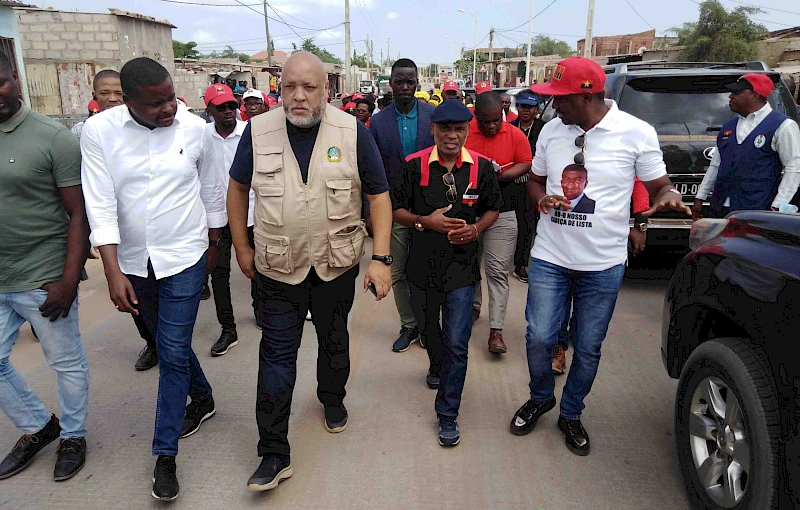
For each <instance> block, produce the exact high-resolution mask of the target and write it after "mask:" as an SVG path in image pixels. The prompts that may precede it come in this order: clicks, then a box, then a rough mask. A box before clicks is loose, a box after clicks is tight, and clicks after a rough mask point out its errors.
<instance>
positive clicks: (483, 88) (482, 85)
mask: <svg viewBox="0 0 800 510" xmlns="http://www.w3.org/2000/svg"><path fill="white" fill-rule="evenodd" d="M456 90H458V89H456ZM490 90H492V84H491V83H489V82H488V81H479V82H478V85H476V86H475V94H476V95H477V94H483V93H484V92H489V91H490Z"/></svg>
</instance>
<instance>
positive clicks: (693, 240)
mask: <svg viewBox="0 0 800 510" xmlns="http://www.w3.org/2000/svg"><path fill="white" fill-rule="evenodd" d="M728 223H729V221H728V220H724V219H722V220H718V219H711V218H703V219H702V220H697V221H695V222H694V223H693V224H692V230H691V233H690V234H689V247H690V248H691V249H692V250H696V249H698V248H699V247H700V246H702V245H703V244H705V243H706V242H708V241H710V240H711V239H713V238H715V237H717V236H718V235H720V234H721V233H722V231H723V230H725V227H727V226H728Z"/></svg>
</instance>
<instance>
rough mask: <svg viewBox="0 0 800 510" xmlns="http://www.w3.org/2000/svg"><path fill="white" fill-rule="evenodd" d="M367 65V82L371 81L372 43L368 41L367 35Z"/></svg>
mask: <svg viewBox="0 0 800 510" xmlns="http://www.w3.org/2000/svg"><path fill="white" fill-rule="evenodd" d="M367 64H368V67H367V73H368V74H369V80H370V81H372V42H371V41H370V40H369V34H367Z"/></svg>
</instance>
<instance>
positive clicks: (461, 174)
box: [390, 156, 503, 292]
mask: <svg viewBox="0 0 800 510" xmlns="http://www.w3.org/2000/svg"><path fill="white" fill-rule="evenodd" d="M423 157H428V156H423ZM478 165H479V166H478V182H477V185H476V183H473V185H472V187H471V188H470V193H469V194H468V195H478V198H477V201H476V203H475V204H474V205H466V204H465V203H464V202H465V201H466V200H467V199H465V198H464V194H465V191H466V189H467V185H468V184H469V180H470V178H469V173H470V172H469V170H470V163H467V162H464V163H463V164H462V165H461V167H460V168H454V169H453V176H454V177H455V182H456V190H457V192H458V193H457V195H458V198H457V199H456V202H455V203H454V204H452V205H453V208H452V209H450V211H448V212H447V213H446V216H448V217H451V218H461V219H463V220H464V221H466V222H467V223H469V224H472V223H475V222H476V221H477V220H478V218H479V217H480V216H481V215H482V214H483V213H485V212H487V211H499V210H500V209H501V207H502V206H503V197H502V195H501V193H500V186H499V185H498V183H497V177H496V176H495V173H494V168H493V167H492V163H491V162H490V161H488V160H485V159H483V158H481V159H479V160H478ZM421 173H422V169H421V159H420V158H414V159H412V160H411V161H409V162H406V163H405V164H404V165H403V167H402V169H401V171H400V173H399V174H398V175H397V176H396V177H395V178H394V180H393V181H392V187H391V191H390V193H391V196H392V208H393V209H406V210H408V211H409V212H411V213H412V214H418V215H420V216H427V215H429V214H431V213H433V212H434V211H435V210H436V209H440V208H442V207H447V206H448V205H450V202H448V201H447V185H445V184H444V181H443V180H442V176H443V175H444V174H446V173H447V169H446V168H444V167H443V166H441V165H440V164H439V163H438V161H434V162H431V164H430V176H429V180H428V185H427V186H421V185H420V177H421ZM406 277H407V278H408V279H409V281H411V282H412V283H413V284H414V285H416V286H417V287H421V288H435V289H439V290H441V291H443V292H450V291H452V290H456V289H460V288H461V287H466V286H468V285H473V284H474V283H475V282H477V281H479V280H480V279H481V276H480V267H479V265H478V243H477V242H471V243H468V244H464V245H453V244H450V241H449V240H448V239H447V235H446V234H440V233H439V232H435V231H433V230H425V231H423V232H420V231H418V230H417V229H412V230H411V239H410V241H409V253H408V263H407V265H406Z"/></svg>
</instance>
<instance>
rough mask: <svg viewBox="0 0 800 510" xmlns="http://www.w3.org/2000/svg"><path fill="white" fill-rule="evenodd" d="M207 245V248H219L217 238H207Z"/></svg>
mask: <svg viewBox="0 0 800 510" xmlns="http://www.w3.org/2000/svg"><path fill="white" fill-rule="evenodd" d="M208 247H209V248H219V239H213V240H212V239H209V240H208Z"/></svg>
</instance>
